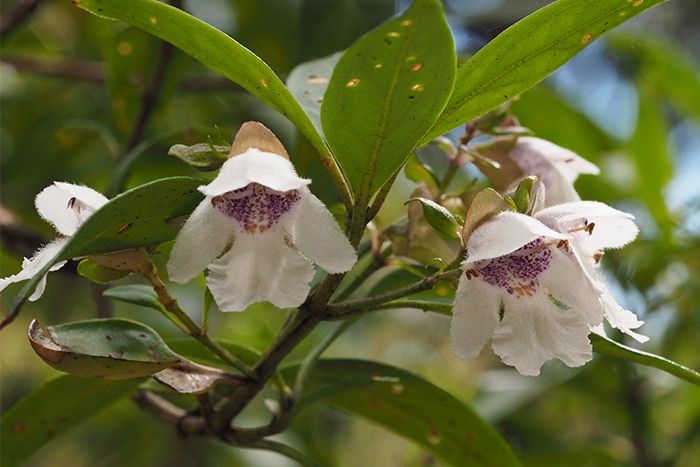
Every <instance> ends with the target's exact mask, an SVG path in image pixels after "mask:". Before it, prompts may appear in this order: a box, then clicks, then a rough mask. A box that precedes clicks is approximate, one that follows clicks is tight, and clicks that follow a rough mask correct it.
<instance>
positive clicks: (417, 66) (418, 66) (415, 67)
mask: <svg viewBox="0 0 700 467" xmlns="http://www.w3.org/2000/svg"><path fill="white" fill-rule="evenodd" d="M421 68H423V64H422V63H421V62H418V63H414V64H413V65H411V68H409V70H411V71H418V70H420V69H421Z"/></svg>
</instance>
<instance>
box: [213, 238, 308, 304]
mask: <svg viewBox="0 0 700 467" xmlns="http://www.w3.org/2000/svg"><path fill="white" fill-rule="evenodd" d="M313 277H314V268H313V266H312V265H311V263H310V262H309V261H308V260H306V259H305V258H304V257H303V256H301V255H300V254H299V252H297V251H296V250H294V249H292V248H290V247H289V246H287V244H286V243H285V241H284V238H283V236H282V235H281V232H280V231H276V230H271V231H268V232H265V233H262V234H256V235H248V234H241V235H238V236H237V237H236V239H235V241H234V242H233V245H232V246H231V249H230V250H229V251H228V252H227V253H226V254H224V255H223V256H222V257H221V258H219V259H217V260H216V261H214V262H213V263H212V264H211V265H209V276H208V278H207V283H208V284H209V289H210V290H211V293H212V295H213V296H214V300H215V301H216V303H217V305H218V306H219V309H220V310H221V311H243V310H245V309H246V308H247V307H248V306H249V305H250V304H252V303H255V302H261V301H269V302H271V303H272V304H273V305H275V306H277V307H279V308H293V307H297V306H299V305H301V304H302V303H304V300H306V297H307V295H308V293H309V290H310V287H309V282H311V279H313Z"/></svg>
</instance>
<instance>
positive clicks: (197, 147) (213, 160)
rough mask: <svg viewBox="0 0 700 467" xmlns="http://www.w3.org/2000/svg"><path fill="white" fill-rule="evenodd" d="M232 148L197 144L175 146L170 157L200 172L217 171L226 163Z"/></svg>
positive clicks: (172, 147) (171, 149)
mask: <svg viewBox="0 0 700 467" xmlns="http://www.w3.org/2000/svg"><path fill="white" fill-rule="evenodd" d="M230 149H231V147H230V146H217V145H213V144H209V143H197V144H193V145H191V146H187V145H185V144H175V145H173V146H171V147H170V149H169V150H168V155H169V156H174V157H177V158H178V159H180V160H181V161H182V162H184V163H185V164H187V165H190V166H192V167H195V168H197V169H199V170H205V171H208V170H217V169H218V168H219V167H221V166H222V165H223V163H224V162H226V155H227V154H228V152H229V150H230Z"/></svg>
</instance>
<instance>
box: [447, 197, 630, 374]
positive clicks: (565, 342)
mask: <svg viewBox="0 0 700 467" xmlns="http://www.w3.org/2000/svg"><path fill="white" fill-rule="evenodd" d="M632 219H633V218H632V216H631V215H629V214H626V213H623V212H620V211H617V210H615V209H613V208H610V207H609V206H606V205H604V204H602V203H595V202H572V203H567V204H563V205H559V206H555V207H552V208H547V209H544V210H542V211H540V212H539V213H536V214H535V215H534V217H530V216H527V215H524V214H519V213H515V212H501V213H499V214H496V215H495V216H493V217H492V218H490V219H489V220H487V221H485V222H484V223H482V224H481V225H479V226H478V227H477V228H476V229H475V230H474V231H473V232H472V233H471V235H470V236H469V238H468V240H467V250H466V253H467V259H466V260H465V261H464V262H463V263H462V268H463V270H464V274H463V275H462V277H461V279H460V283H459V287H458V289H457V294H456V297H455V302H454V308H453V316H452V326H451V338H452V348H453V350H454V352H455V353H456V354H457V356H459V357H460V358H463V359H468V358H473V357H475V356H476V355H478V354H479V353H480V352H481V349H482V348H483V346H484V345H485V344H486V342H487V341H488V339H489V337H491V336H492V337H493V343H492V348H493V350H494V352H495V353H496V354H498V355H499V356H500V357H501V359H502V360H503V362H504V363H506V364H509V365H512V366H515V368H516V369H517V370H518V371H519V372H520V373H521V374H523V375H532V376H534V375H538V374H539V372H540V368H541V366H542V365H543V364H544V362H546V361H547V360H550V359H552V358H558V359H559V360H561V361H563V362H564V363H565V364H566V365H568V366H570V367H577V366H581V365H583V364H584V363H586V362H587V361H589V360H591V358H592V348H591V343H590V341H589V340H588V334H589V332H590V331H591V330H595V331H596V332H597V331H598V330H599V329H600V326H601V324H602V321H603V318H604V317H605V318H607V319H608V321H610V322H611V324H612V325H613V326H616V327H618V328H620V330H622V331H624V332H627V333H628V334H630V335H632V336H633V337H642V336H638V335H636V334H635V333H632V332H631V331H630V329H633V328H636V327H638V326H640V325H641V324H642V322H641V321H637V320H636V317H635V316H634V314H632V313H631V312H629V311H627V310H624V309H623V308H622V307H620V306H619V305H618V304H617V303H616V302H615V300H614V299H613V297H612V296H611V295H610V293H609V291H608V289H607V287H606V286H605V284H604V282H603V280H602V279H601V278H600V277H599V275H598V273H597V271H596V270H595V267H596V264H597V262H598V260H599V259H600V255H601V254H602V253H600V250H601V249H602V248H619V247H621V246H623V245H625V244H627V243H628V242H630V241H632V240H633V239H634V238H635V237H636V235H637V232H638V230H637V227H636V225H635V224H634V221H633V220H632ZM642 338H643V337H642Z"/></svg>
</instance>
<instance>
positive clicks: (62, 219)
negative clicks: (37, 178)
mask: <svg viewBox="0 0 700 467" xmlns="http://www.w3.org/2000/svg"><path fill="white" fill-rule="evenodd" d="M108 201H109V200H108V199H107V198H106V197H105V196H103V195H102V194H101V193H98V192H97V191H95V190H93V189H92V188H88V187H86V186H81V185H73V184H71V183H65V182H54V183H53V185H49V186H48V187H46V188H44V189H43V190H42V191H41V193H39V194H38V195H37V196H36V199H35V202H34V204H35V205H36V210H37V212H38V213H39V214H40V215H41V217H43V218H44V219H45V220H46V221H48V222H49V223H51V224H52V225H53V226H54V228H55V229H56V230H57V231H58V233H60V234H61V235H62V236H61V237H59V238H57V239H55V240H54V241H52V242H51V243H49V244H47V245H44V246H43V247H42V248H40V249H39V250H37V251H36V252H35V253H34V255H33V256H32V257H31V258H29V259H27V258H24V261H23V263H22V270H21V271H20V272H18V273H17V274H15V275H13V276H10V277H6V278H3V279H0V291H1V290H4V289H5V287H7V286H8V285H10V284H13V283H15V282H21V281H25V280H29V279H31V278H32V277H34V275H35V274H37V273H38V272H39V271H40V270H41V269H42V268H43V267H44V266H45V265H46V264H47V263H48V262H49V261H51V260H52V259H53V258H54V257H55V256H56V255H57V254H58V252H59V251H60V250H61V249H62V248H63V246H64V245H65V244H66V242H68V240H69V238H70V236H71V235H73V234H74V233H75V232H76V231H77V230H78V228H79V227H80V226H81V225H82V223H83V222H84V221H85V219H87V218H88V217H89V216H90V215H92V213H94V212H95V211H97V210H98V209H99V208H100V207H102V206H103V205H104V204H106V203H107V202H108ZM65 263H66V262H65V261H61V262H58V263H56V264H55V265H53V266H52V267H51V271H56V270H58V269H60V268H62V267H63V265H64V264H65ZM45 288H46V276H44V277H43V278H42V279H41V281H40V282H39V283H38V284H37V286H36V289H35V290H34V292H33V293H32V294H31V295H30V296H29V300H31V301H34V300H38V299H39V298H40V297H41V296H42V294H43V293H44V289H45Z"/></svg>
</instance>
